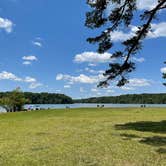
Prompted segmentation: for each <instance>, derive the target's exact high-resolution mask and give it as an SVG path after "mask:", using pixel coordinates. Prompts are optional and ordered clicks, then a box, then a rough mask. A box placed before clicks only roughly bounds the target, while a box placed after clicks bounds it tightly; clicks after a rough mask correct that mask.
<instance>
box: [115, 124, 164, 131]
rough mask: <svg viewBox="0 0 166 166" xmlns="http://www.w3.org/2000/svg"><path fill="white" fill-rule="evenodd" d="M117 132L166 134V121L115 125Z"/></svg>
mask: <svg viewBox="0 0 166 166" xmlns="http://www.w3.org/2000/svg"><path fill="white" fill-rule="evenodd" d="M115 128H116V129H117V130H136V131H142V132H153V133H161V134H165V133H166V121H161V122H150V121H149V122H144V121H142V122H132V123H126V124H118V125H115Z"/></svg>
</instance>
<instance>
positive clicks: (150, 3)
mask: <svg viewBox="0 0 166 166" xmlns="http://www.w3.org/2000/svg"><path fill="white" fill-rule="evenodd" d="M157 4H158V0H138V1H137V8H138V9H139V10H144V9H152V8H154V7H155V6H156V5H157Z"/></svg>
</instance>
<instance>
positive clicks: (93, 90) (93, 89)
mask: <svg viewBox="0 0 166 166" xmlns="http://www.w3.org/2000/svg"><path fill="white" fill-rule="evenodd" d="M91 91H92V92H98V91H99V90H98V89H96V88H92V89H91Z"/></svg>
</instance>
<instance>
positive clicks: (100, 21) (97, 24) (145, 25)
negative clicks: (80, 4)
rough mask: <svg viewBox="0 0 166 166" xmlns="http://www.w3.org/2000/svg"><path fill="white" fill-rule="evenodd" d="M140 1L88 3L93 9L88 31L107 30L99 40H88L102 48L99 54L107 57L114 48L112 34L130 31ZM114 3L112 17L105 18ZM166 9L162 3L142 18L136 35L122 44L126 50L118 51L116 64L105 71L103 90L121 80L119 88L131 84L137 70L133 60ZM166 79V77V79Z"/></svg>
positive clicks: (95, 0) (164, 1) (165, 1)
mask: <svg viewBox="0 0 166 166" xmlns="http://www.w3.org/2000/svg"><path fill="white" fill-rule="evenodd" d="M137 1H139V0H87V4H88V5H89V6H90V7H91V8H92V10H91V11H89V12H87V13H86V23H85V25H86V26H87V27H88V28H91V29H95V28H102V29H103V28H104V30H103V32H102V33H101V34H100V35H99V36H96V37H93V38H88V39H87V41H88V42H89V43H92V44H98V52H99V53H104V52H106V51H108V50H109V49H111V48H112V47H113V42H112V41H111V34H112V32H114V31H115V30H117V29H118V28H120V27H124V28H126V27H129V26H130V25H131V21H132V20H133V19H134V16H135V15H134V14H135V12H136V11H137ZM111 3H112V5H113V6H115V7H113V9H112V11H110V13H109V14H105V11H106V10H107V8H108V6H109V5H110V4H111ZM164 9H166V0H158V2H157V4H156V6H154V7H153V9H150V10H146V11H144V12H143V13H141V15H140V22H141V25H140V26H138V30H137V31H136V32H135V35H134V36H133V37H131V38H130V39H127V40H126V41H124V42H122V46H123V48H124V49H123V50H117V51H115V52H114V53H113V55H112V57H111V58H115V59H116V62H115V63H110V64H109V69H108V70H106V71H105V73H104V76H105V77H106V79H105V81H102V82H100V83H99V86H107V85H109V81H111V80H115V79H117V80H118V83H117V86H123V85H125V84H126V83H128V74H129V73H131V72H132V71H134V70H135V68H136V67H135V63H134V62H133V61H132V57H133V56H134V55H136V54H137V52H138V51H139V50H140V49H141V48H142V42H143V40H144V39H145V38H146V37H147V35H148V33H149V32H150V31H151V23H152V21H153V20H154V19H156V18H157V15H158V13H159V12H160V11H161V10H164ZM103 26H104V27H103ZM164 78H166V76H164Z"/></svg>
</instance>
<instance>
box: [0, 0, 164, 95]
mask: <svg viewBox="0 0 166 166" xmlns="http://www.w3.org/2000/svg"><path fill="white" fill-rule="evenodd" d="M156 2H157V0H147V1H146V2H145V1H144V0H140V1H139V4H138V8H139V10H140V11H141V10H144V9H147V8H151V7H153V5H154V4H155V3H156ZM88 10H89V8H88V6H87V5H86V3H85V1H81V0H80V1H78V0H75V1H65V3H64V1H55V0H47V1H46V0H36V1H34V0H1V1H0V46H1V47H0V91H9V90H13V89H14V88H16V87H18V86H19V87H21V89H22V90H23V91H32V92H52V93H65V94H67V95H70V96H71V97H73V98H83V97H91V96H111V95H120V94H128V93H164V92H166V87H164V86H163V85H162V83H163V80H162V73H161V71H162V72H166V68H165V66H164V64H163V62H164V61H165V60H166V56H165V50H166V49H165V48H166V44H165V43H166V17H165V14H166V13H165V12H161V13H160V16H159V18H160V20H159V21H155V22H154V23H153V25H152V33H150V34H149V35H148V39H147V40H145V42H144V48H143V50H142V51H140V52H139V53H138V55H137V56H136V57H135V58H134V59H133V61H135V62H136V64H137V70H136V71H135V72H133V73H132V74H131V75H130V78H129V79H130V83H129V84H128V85H126V86H125V87H123V88H118V87H116V86H115V83H111V84H110V87H108V88H107V89H98V88H96V85H97V83H98V81H99V80H101V79H103V76H102V72H103V70H105V69H106V68H107V66H108V63H109V62H110V58H109V57H110V56H111V53H112V52H113V50H111V51H110V52H107V53H105V54H103V55H99V54H97V53H96V49H97V48H96V47H95V46H93V45H90V44H89V43H87V42H86V38H87V37H90V36H94V35H95V34H97V33H99V32H100V31H99V30H97V31H92V30H89V29H87V28H86V27H85V26H84V22H85V12H86V11H88ZM137 24H138V22H137V20H134V21H133V25H132V26H131V27H130V28H129V29H128V31H127V32H123V31H122V30H120V29H119V30H118V31H117V32H115V33H114V34H113V35H112V39H113V40H114V42H115V45H117V48H118V47H119V42H120V41H123V39H127V38H128V37H130V36H132V35H133V34H134V32H135V30H136V29H137V28H136V25H137ZM111 61H113V60H111Z"/></svg>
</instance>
